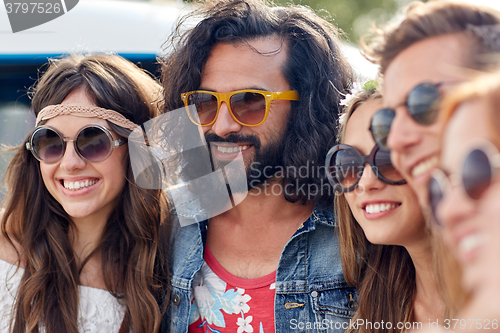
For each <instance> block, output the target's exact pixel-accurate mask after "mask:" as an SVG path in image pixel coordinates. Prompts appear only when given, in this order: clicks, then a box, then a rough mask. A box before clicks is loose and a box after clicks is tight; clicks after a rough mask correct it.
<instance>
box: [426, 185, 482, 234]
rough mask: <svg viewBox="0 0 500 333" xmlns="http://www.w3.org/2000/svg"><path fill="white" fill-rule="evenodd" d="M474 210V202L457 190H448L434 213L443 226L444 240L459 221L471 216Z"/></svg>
mask: <svg viewBox="0 0 500 333" xmlns="http://www.w3.org/2000/svg"><path fill="white" fill-rule="evenodd" d="M475 210H476V204H475V202H474V201H472V200H471V199H469V198H467V197H466V194H465V193H463V191H460V190H459V189H457V188H454V189H450V190H449V191H448V192H447V194H446V195H445V196H444V198H443V199H442V200H441V202H440V203H439V206H438V207H437V212H436V215H437V218H438V220H439V222H440V223H441V224H442V226H443V232H444V234H445V238H446V239H449V236H450V232H451V231H452V230H453V229H454V228H455V227H456V226H458V225H460V223H461V221H464V220H465V219H467V218H469V217H470V216H472V215H473V214H474V212H475Z"/></svg>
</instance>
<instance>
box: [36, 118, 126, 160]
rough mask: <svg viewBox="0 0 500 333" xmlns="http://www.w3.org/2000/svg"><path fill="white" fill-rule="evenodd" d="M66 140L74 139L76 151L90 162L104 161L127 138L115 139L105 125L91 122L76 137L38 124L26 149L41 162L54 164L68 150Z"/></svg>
mask: <svg viewBox="0 0 500 333" xmlns="http://www.w3.org/2000/svg"><path fill="white" fill-rule="evenodd" d="M66 141H73V144H74V146H75V151H76V153H77V154H78V156H80V157H81V158H83V159H85V160H87V161H89V162H102V161H104V160H105V159H107V158H108V157H109V155H111V153H112V152H113V149H114V148H115V147H119V146H121V145H123V144H124V143H125V142H126V139H118V140H114V139H113V136H112V135H111V132H110V131H109V130H108V129H107V128H106V127H104V126H101V125H98V124H89V125H86V126H84V127H83V128H81V129H80V130H79V131H78V133H77V134H76V136H75V138H74V139H71V138H67V137H64V136H63V135H62V134H61V133H60V132H59V131H58V130H56V129H55V128H53V127H51V126H46V125H42V126H38V127H37V128H35V129H34V130H33V132H32V133H31V136H30V138H29V140H28V142H26V149H28V150H31V153H32V154H33V156H35V158H36V159H37V160H39V161H41V162H44V163H47V164H52V163H56V162H58V161H60V160H61V159H62V158H63V156H64V153H65V152H66Z"/></svg>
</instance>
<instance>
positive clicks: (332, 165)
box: [325, 144, 406, 193]
mask: <svg viewBox="0 0 500 333" xmlns="http://www.w3.org/2000/svg"><path fill="white" fill-rule="evenodd" d="M367 163H368V164H369V165H370V166H371V168H372V170H373V173H374V174H375V176H376V177H377V178H378V179H379V180H381V181H382V182H384V183H386V184H389V185H402V184H406V181H405V180H404V179H403V177H402V176H401V174H400V173H399V172H398V171H397V170H396V169H395V168H394V166H393V165H392V163H391V156H390V152H389V151H386V150H383V149H380V148H379V147H378V145H375V146H374V147H373V149H372V151H371V152H370V154H369V155H366V156H363V155H361V154H360V153H359V151H358V150H357V149H356V148H354V147H352V146H349V145H345V144H339V145H336V146H334V147H332V148H331V149H330V151H329V152H328V154H327V156H326V161H325V170H326V172H327V177H328V180H329V181H330V184H332V186H333V187H334V188H335V190H336V191H337V192H342V193H344V192H350V191H353V190H354V189H356V188H357V187H358V183H359V180H360V179H361V177H362V175H363V171H364V166H365V164H367Z"/></svg>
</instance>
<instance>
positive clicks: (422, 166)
mask: <svg viewBox="0 0 500 333" xmlns="http://www.w3.org/2000/svg"><path fill="white" fill-rule="evenodd" d="M437 164H438V157H437V156H434V157H431V158H429V159H428V160H425V161H422V162H420V163H419V164H417V165H416V166H415V167H414V168H413V170H412V171H411V175H412V177H417V176H420V175H421V174H423V173H425V172H427V171H429V170H431V169H434V168H435V167H437Z"/></svg>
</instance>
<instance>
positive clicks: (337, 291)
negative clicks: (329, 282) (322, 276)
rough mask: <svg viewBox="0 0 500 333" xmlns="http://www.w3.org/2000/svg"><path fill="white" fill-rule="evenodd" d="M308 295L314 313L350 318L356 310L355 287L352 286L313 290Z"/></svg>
mask: <svg viewBox="0 0 500 333" xmlns="http://www.w3.org/2000/svg"><path fill="white" fill-rule="evenodd" d="M310 296H311V298H312V304H313V311H314V312H315V313H316V315H319V314H323V315H325V316H336V317H341V318H346V319H350V318H351V317H352V316H353V315H354V312H356V307H355V303H354V300H355V297H356V289H354V288H352V287H348V286H345V287H340V288H334V289H327V290H313V291H311V292H310Z"/></svg>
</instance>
